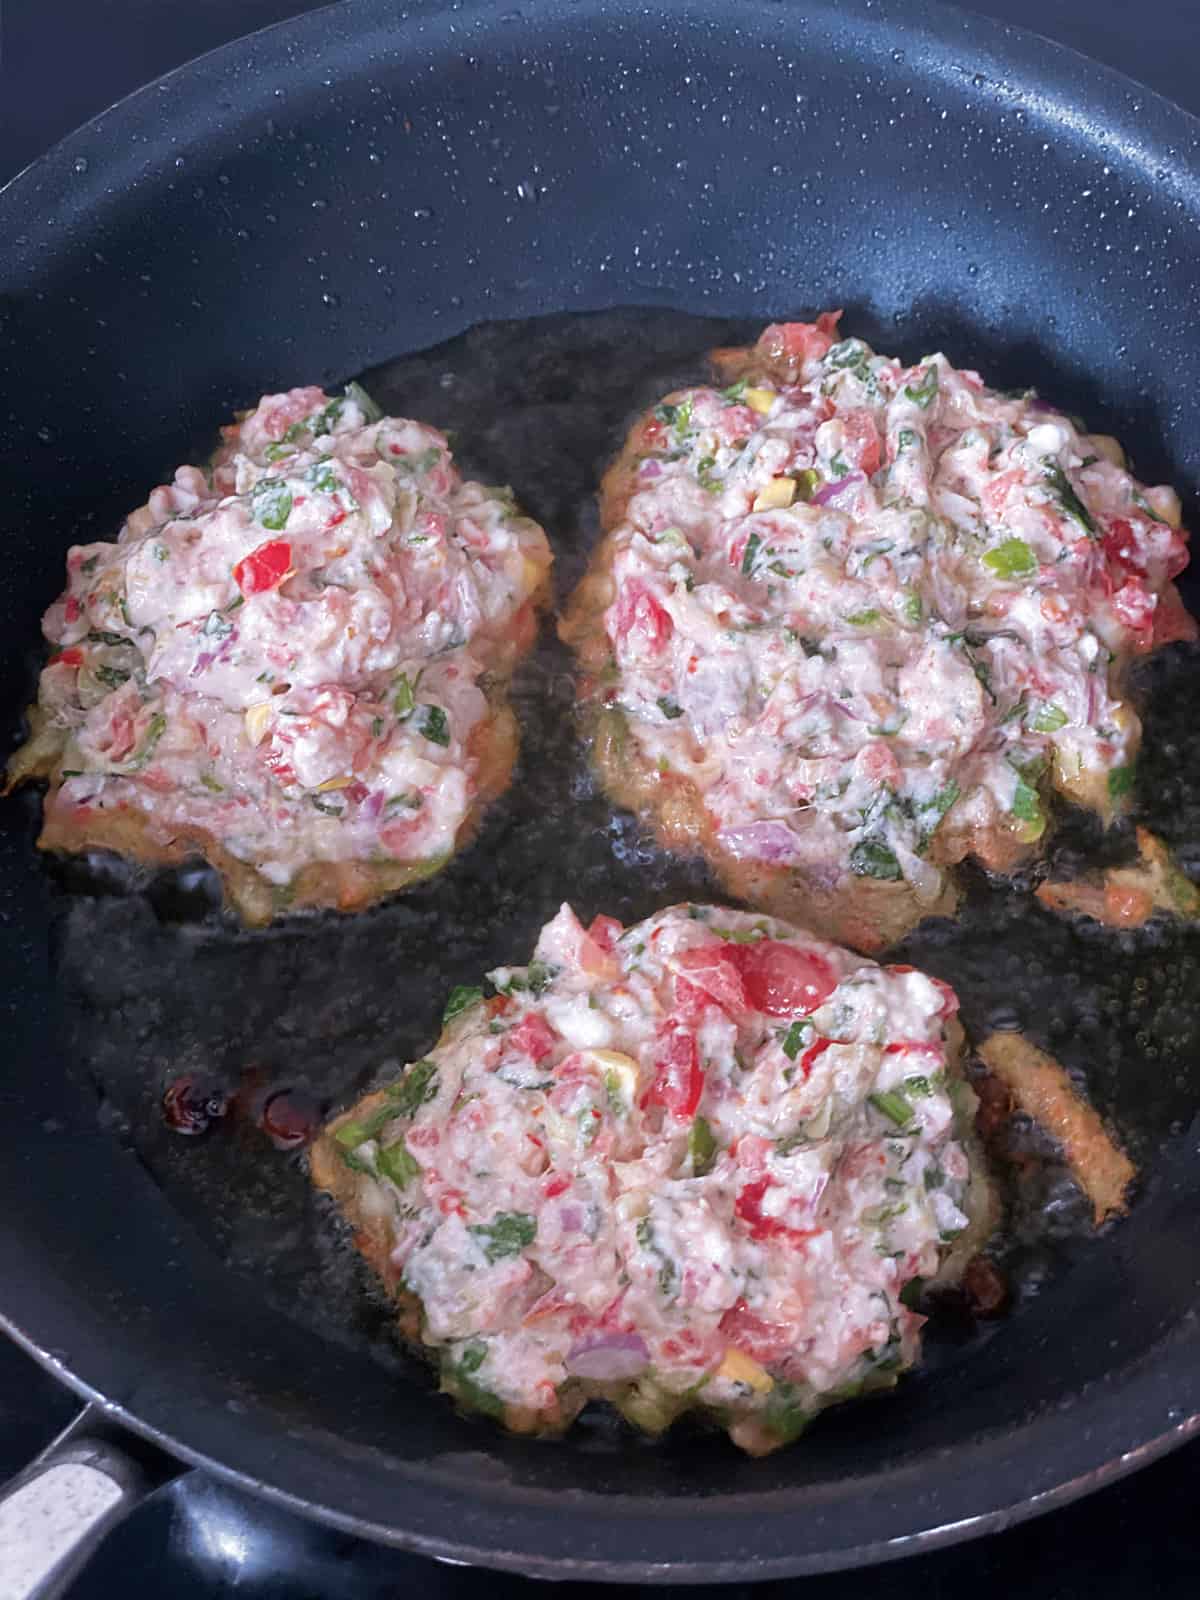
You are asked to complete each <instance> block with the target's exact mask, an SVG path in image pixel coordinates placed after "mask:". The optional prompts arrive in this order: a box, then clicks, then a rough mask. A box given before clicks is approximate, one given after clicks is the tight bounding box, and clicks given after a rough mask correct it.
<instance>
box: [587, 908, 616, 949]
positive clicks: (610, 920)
mask: <svg viewBox="0 0 1200 1600" xmlns="http://www.w3.org/2000/svg"><path fill="white" fill-rule="evenodd" d="M624 931H625V929H624V926H623V924H621V923H620V922H618V921H617V919H616V917H605V916H599V917H593V918H592V920H591V923H590V924H589V926H588V935H589V937H590V938H591V939H592V941H593V942H594V943H595V944H598V945H599V946H600V948H601V950H603V951H604V953H605V954H606V955H607V954H608V952H609V951H610V950H611V949H612V947H613V945H615V944H616V942H617V940H618V939H619V938H620V937H621V935H622V934H623V933H624Z"/></svg>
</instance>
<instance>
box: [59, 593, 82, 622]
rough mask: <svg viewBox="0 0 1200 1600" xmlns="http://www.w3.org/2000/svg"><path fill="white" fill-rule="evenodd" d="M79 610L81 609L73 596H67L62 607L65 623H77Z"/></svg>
mask: <svg viewBox="0 0 1200 1600" xmlns="http://www.w3.org/2000/svg"><path fill="white" fill-rule="evenodd" d="M81 610H82V607H81V606H80V604H79V601H78V600H77V599H76V598H75V596H74V595H73V594H69V595H68V596H67V599H66V604H65V605H64V606H63V615H64V616H65V617H66V619H67V621H68V622H78V621H79V615H80V611H81Z"/></svg>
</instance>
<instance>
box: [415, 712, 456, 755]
mask: <svg viewBox="0 0 1200 1600" xmlns="http://www.w3.org/2000/svg"><path fill="white" fill-rule="evenodd" d="M421 732H422V733H423V734H424V735H425V737H426V738H427V739H428V740H429V742H430V744H440V745H442V746H443V747H445V746H447V745H449V743H450V724H449V722H448V721H447V719H446V713H445V712H444V711H443V710H442V708H441V706H426V707H425V720H424V722H422V724H421Z"/></svg>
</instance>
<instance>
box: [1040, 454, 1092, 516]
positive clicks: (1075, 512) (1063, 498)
mask: <svg viewBox="0 0 1200 1600" xmlns="http://www.w3.org/2000/svg"><path fill="white" fill-rule="evenodd" d="M1042 471H1043V472H1044V473H1045V476H1046V481H1047V483H1049V485H1050V490H1051V493H1052V494H1053V495H1054V497H1055V499H1056V500H1057V501H1058V503H1059V505H1060V506H1061V507H1062V508H1063V510H1064V511H1065V512H1066V514H1067V516H1069V517H1073V518H1074V520H1075V521H1076V522H1077V523H1078V524H1079V525H1080V527H1081V528H1083V529H1084V530H1085V531H1086V532H1087V533H1090V534H1092V535H1094V534H1095V532H1096V524H1095V523H1094V522H1093V521H1092V515H1091V512H1090V511H1089V510H1088V508H1087V507H1086V506H1085V505H1084V503H1083V501H1082V500H1081V499H1080V498H1079V496H1078V494H1077V493H1076V492H1075V485H1074V484H1073V483H1072V482H1071V480H1070V478H1068V477H1067V475H1066V473H1065V472H1064V471H1063V469H1062V467H1061V465H1060V464H1059V463H1058V462H1057V461H1056V460H1055V459H1054V457H1053V456H1043V457H1042Z"/></svg>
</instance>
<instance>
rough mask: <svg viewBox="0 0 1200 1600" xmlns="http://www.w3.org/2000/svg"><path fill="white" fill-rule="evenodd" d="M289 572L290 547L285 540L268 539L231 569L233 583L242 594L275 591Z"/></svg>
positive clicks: (290, 565)
mask: <svg viewBox="0 0 1200 1600" xmlns="http://www.w3.org/2000/svg"><path fill="white" fill-rule="evenodd" d="M291 570H292V547H291V545H290V544H289V543H288V542H287V540H286V539H270V540H268V541H267V543H266V544H260V545H259V547H258V549H257V550H251V552H250V554H249V555H248V556H243V557H242V559H241V560H240V561H239V562H238V564H237V566H236V567H234V569H233V581H234V582H235V583H236V584H237V586H238V588H239V589H240V590H241V591H242V593H243V594H265V593H266V591H267V590H268V589H277V588H278V587H279V585H280V584H281V583H282V582H283V580H284V579H285V578H286V577H287V576H288V574H289V573H290V572H291Z"/></svg>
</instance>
